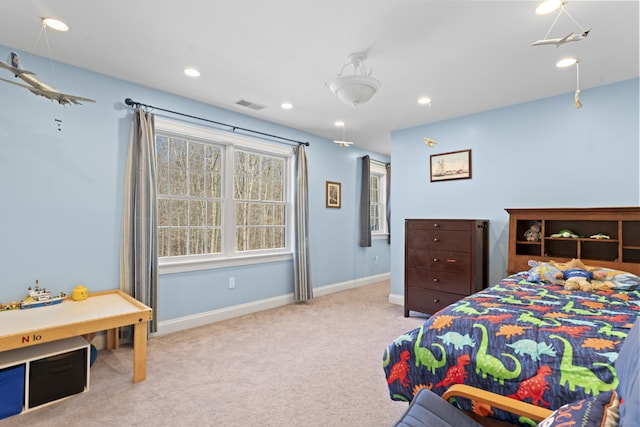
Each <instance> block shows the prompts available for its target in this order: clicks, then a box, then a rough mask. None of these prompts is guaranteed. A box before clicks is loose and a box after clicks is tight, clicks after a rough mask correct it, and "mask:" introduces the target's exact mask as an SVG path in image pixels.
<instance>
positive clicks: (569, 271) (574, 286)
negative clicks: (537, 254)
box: [549, 258, 612, 292]
mask: <svg viewBox="0 0 640 427" xmlns="http://www.w3.org/2000/svg"><path fill="white" fill-rule="evenodd" d="M549 263H550V264H552V265H553V266H554V267H556V268H557V269H559V270H560V271H559V272H557V273H556V274H555V278H556V279H560V280H564V289H565V290H567V291H578V290H579V291H583V292H592V291H598V290H604V289H611V288H612V284H611V283H608V282H605V281H603V280H604V279H606V277H607V275H606V273H605V272H604V271H597V270H596V269H595V268H594V267H587V266H586V265H584V264H583V263H582V261H580V260H579V259H575V258H574V259H572V260H571V261H569V262H565V263H559V262H555V261H550V262H549Z"/></svg>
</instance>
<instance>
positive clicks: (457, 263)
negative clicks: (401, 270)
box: [407, 251, 471, 274]
mask: <svg viewBox="0 0 640 427" xmlns="http://www.w3.org/2000/svg"><path fill="white" fill-rule="evenodd" d="M407 262H408V264H407V265H409V266H411V267H418V268H424V269H429V270H437V271H448V272H450V273H459V274H468V273H469V270H470V266H471V254H468V253H463V252H444V251H423V252H412V253H411V254H409V255H407Z"/></svg>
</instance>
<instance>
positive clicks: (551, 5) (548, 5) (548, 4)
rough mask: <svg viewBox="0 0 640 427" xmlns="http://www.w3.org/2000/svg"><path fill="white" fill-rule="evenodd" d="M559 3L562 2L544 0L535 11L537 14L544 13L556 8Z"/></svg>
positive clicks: (558, 0)
mask: <svg viewBox="0 0 640 427" xmlns="http://www.w3.org/2000/svg"><path fill="white" fill-rule="evenodd" d="M561 5H562V2H561V1H560V0H546V1H543V2H542V4H540V5H539V6H538V7H536V13H537V14H538V15H546V14H547V13H551V12H553V11H554V10H556V9H558V8H559V7H560V6H561Z"/></svg>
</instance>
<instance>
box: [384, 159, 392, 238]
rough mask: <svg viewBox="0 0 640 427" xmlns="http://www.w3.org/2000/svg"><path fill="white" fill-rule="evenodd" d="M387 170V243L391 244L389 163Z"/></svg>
mask: <svg viewBox="0 0 640 427" xmlns="http://www.w3.org/2000/svg"><path fill="white" fill-rule="evenodd" d="M385 167H386V169H387V231H388V233H389V234H387V243H389V244H391V163H387V164H386V165H385Z"/></svg>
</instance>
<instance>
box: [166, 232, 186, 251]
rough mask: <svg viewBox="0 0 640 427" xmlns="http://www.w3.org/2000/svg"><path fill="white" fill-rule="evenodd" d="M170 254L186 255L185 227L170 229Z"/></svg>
mask: <svg viewBox="0 0 640 427" xmlns="http://www.w3.org/2000/svg"><path fill="white" fill-rule="evenodd" d="M170 235H171V242H170V243H169V244H170V246H171V251H170V254H169V255H171V256H181V255H187V229H186V228H172V229H171V233H170Z"/></svg>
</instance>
